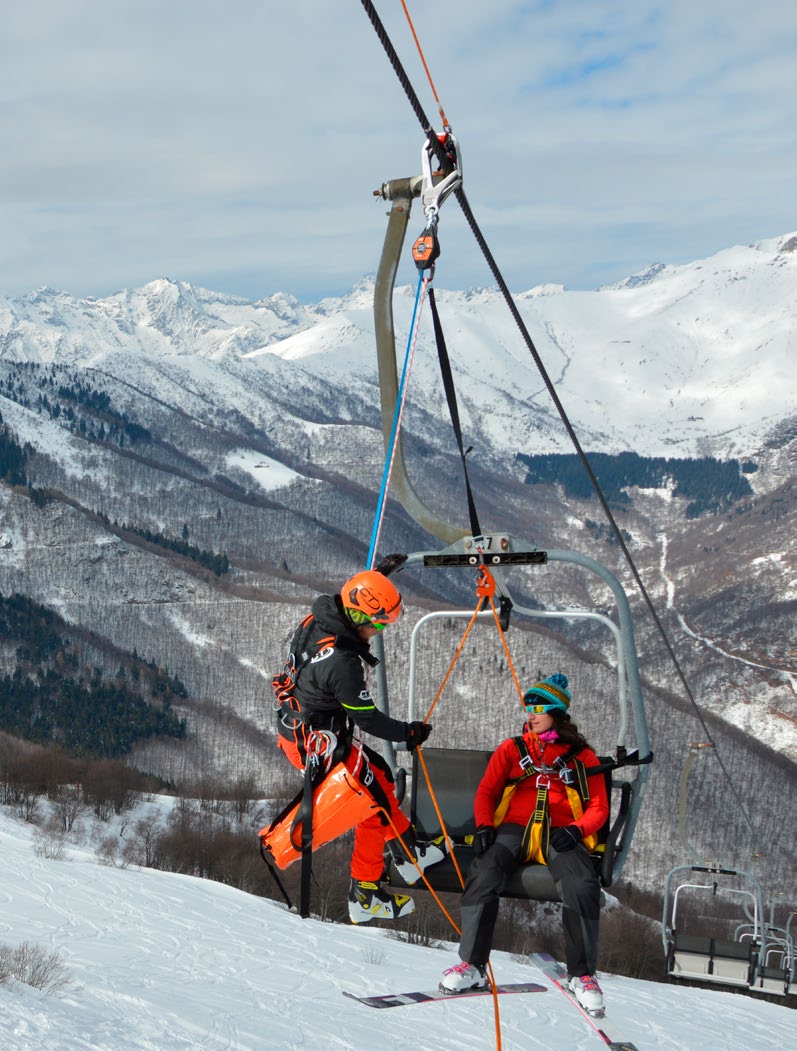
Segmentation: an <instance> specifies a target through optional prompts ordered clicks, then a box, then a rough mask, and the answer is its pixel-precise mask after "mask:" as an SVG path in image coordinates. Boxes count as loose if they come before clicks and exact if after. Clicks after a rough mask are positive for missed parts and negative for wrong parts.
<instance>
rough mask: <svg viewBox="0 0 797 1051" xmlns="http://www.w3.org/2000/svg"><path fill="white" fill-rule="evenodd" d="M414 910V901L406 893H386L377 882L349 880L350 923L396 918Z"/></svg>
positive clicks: (407, 914)
mask: <svg viewBox="0 0 797 1051" xmlns="http://www.w3.org/2000/svg"><path fill="white" fill-rule="evenodd" d="M411 912H415V902H414V901H413V900H412V898H411V897H410V896H409V895H408V894H387V893H385V891H384V890H382V888H381V887H380V886H379V884H378V883H371V882H370V881H369V880H355V879H353V880H352V881H351V887H350V889H349V919H350V920H351V922H352V923H369V922H370V921H371V920H398V919H401V917H402V916H409V914H410V913H411Z"/></svg>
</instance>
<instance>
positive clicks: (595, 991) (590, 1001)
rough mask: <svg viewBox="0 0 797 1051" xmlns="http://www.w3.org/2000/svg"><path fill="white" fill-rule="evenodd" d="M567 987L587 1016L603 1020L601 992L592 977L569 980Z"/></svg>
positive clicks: (586, 976) (603, 1011)
mask: <svg viewBox="0 0 797 1051" xmlns="http://www.w3.org/2000/svg"><path fill="white" fill-rule="evenodd" d="M567 987H568V989H569V990H570V992H571V993H572V994H573V996H575V998H576V1000H578V1002H579V1003H580V1004H581V1006H582V1007H583V1008H584V1010H585V1011H586V1012H587V1013H588V1014H591V1015H592V1017H593V1018H603V1016H604V1014H605V1006H604V1003H603V991H602V990H601V987H600V986H599V985H598V980H597V978H595V976H594V975H591V974H585V975H584V976H583V977H582V978H571V979H570V981H569V982H568V983H567Z"/></svg>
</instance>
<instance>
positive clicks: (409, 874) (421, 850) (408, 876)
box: [387, 826, 448, 887]
mask: <svg viewBox="0 0 797 1051" xmlns="http://www.w3.org/2000/svg"><path fill="white" fill-rule="evenodd" d="M401 839H403V840H404V845H403V846H402V842H401ZM401 839H399V838H398V837H396V838H395V839H391V840H389V841H388V843H387V849H388V850H389V851H390V853H391V854H392V856H393V864H394V865H395V866H396V872H397V873H398V874H399V876H400V877H401V879H402V880H403V881H404V883H406V884H407V886H408V887H411V886H413V884H415V883H417V882H418V880H419V879H420V878H421V872H425V871H426V870H427V869H429V868H431V867H432V865H437V864H439V862H441V861H443V859H444V858H445V857H446V856H447V854H448V846H447V845H446V840H445V836H438V838H437V839H433V840H432V841H431V842H429V843H419V842H418V840H417V839H416V837H415V830H414V829H413V828H412V826H410V827H409V828H408V829H407V831H406V832H405V833H403V835H402V837H401ZM407 850H409V851H411V852H412V853H413V854H414V855H415V858H416V859H417V862H418V864H417V865H416V864H415V861H413V860H412V858H411V857H409V856H408V855H407ZM418 869H420V870H421V872H419V871H418Z"/></svg>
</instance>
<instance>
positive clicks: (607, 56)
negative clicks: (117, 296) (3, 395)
mask: <svg viewBox="0 0 797 1051" xmlns="http://www.w3.org/2000/svg"><path fill="white" fill-rule="evenodd" d="M407 5H408V7H409V10H410V13H411V14H412V16H413V18H414V20H415V25H416V29H417V32H418V35H419V38H420V40H421V43H422V45H423V47H424V51H425V54H426V58H427V61H428V63H429V67H430V70H431V73H432V76H433V78H434V81H435V85H436V87H437V90H438V93H439V95H440V98H441V101H442V104H443V107H444V109H445V112H446V114H447V116H448V119H449V121H450V122H451V125H452V127H453V130H454V132H455V134H456V135H457V136H458V138H459V140H460V143H461V147H462V156H463V161H464V174H465V189H466V192H467V195H468V199H469V201H470V203H471V207H472V208H473V211H474V213H475V215H476V218H477V221H478V222H479V224H480V226H481V228H482V230H483V232H484V234H485V236H486V238H487V241H488V243H489V244H490V247H491V249H492V251H493V254H494V256H495V257H496V260H497V262H498V264H499V266H500V268H501V270H502V272H503V273H504V276H505V277H506V279H507V282H508V284H509V286H510V287H511V288H512V289H513V290H515V291H517V292H520V291H523V290H526V289H528V288H531V287H533V286H534V285H538V284H543V283H547V282H553V283H561V284H565V285H566V286H567V287H568V288H574V289H579V288H581V289H588V288H595V287H598V286H599V285H601V284H605V283H609V282H612V281H616V280H620V279H622V278H623V277H625V276H627V275H629V274H631V273H634V272H636V271H638V270H641V269H643V268H644V267H646V266H647V265H649V264H650V263H653V262H657V261H662V262H667V263H677V262H685V261H690V260H693V259H697V258H701V257H703V256H707V255H711V254H713V253H714V252H716V251H718V250H720V249H722V248H725V247H729V246H731V245H734V244H747V243H751V242H753V241H757V240H760V239H763V238H769V237H774V236H777V235H779V234H783V233H787V232H790V231H791V230H793V229H795V228H797V218H795V209H794V204H793V201H794V171H795V167H797V165H796V164H795V162H796V161H797V145H795V136H794V128H795V126H797V119H796V118H797V112H796V111H797V101H796V100H797V62H795V61H794V54H795V52H797V7H794V5H789V4H783V3H781V2H779V0H763V2H761V3H759V4H757V5H756V6H755V7H754V8H751V7H750V5H749V4H744V3H741V2H737V0H723V2H722V3H720V2H718V0H700V2H699V3H695V2H694V0H691V2H686V0H670V2H667V3H664V2H655V0H639V2H637V3H634V4H629V3H626V2H623V0H560V2H557V0H541V2H539V3H522V2H513V0H506V2H502V0H496V3H490V4H486V3H484V2H483V0H433V2H431V3H428V2H427V3H426V4H420V3H418V0H407ZM375 6H376V9H377V11H378V12H379V14H380V17H381V18H382V20H383V22H384V23H385V25H386V27H387V29H388V32H389V33H390V36H391V39H392V40H393V43H394V46H395V48H396V50H397V51H398V53H399V56H400V57H401V59H402V62H403V63H404V66H405V68H406V70H407V72H408V74H409V76H410V79H411V81H412V83H413V85H414V87H415V90H416V92H417V93H418V95H419V97H420V99H421V102H422V104H423V107H424V109H425V111H426V113H427V114H428V115H429V116H430V117H431V118H433V119H434V118H435V117H436V114H437V106H436V103H435V101H434V98H433V95H432V92H431V89H430V88H429V86H428V83H427V81H426V77H425V74H424V72H423V69H422V66H421V63H420V60H419V59H418V56H417V52H416V50H415V45H414V42H413V40H412V37H411V35H410V32H409V29H408V27H407V24H406V20H405V18H404V14H403V11H402V8H401V4H400V3H399V0H375ZM3 38H4V46H3V51H4V58H3V63H2V67H0V135H1V136H2V141H3V143H4V149H3V153H4V162H3V165H2V167H1V168H0V224H2V231H3V236H2V239H0V296H18V295H22V294H24V293H25V292H27V291H30V290H32V289H34V288H37V287H40V286H42V285H49V286H51V287H54V288H58V289H63V290H65V291H67V292H70V293H72V294H75V295H91V296H103V295H107V294H110V293H112V292H114V291H117V290H118V289H121V288H127V287H136V286H139V285H142V284H144V283H146V282H147V281H150V280H152V279H154V278H157V277H161V276H166V277H171V278H176V279H181V280H185V281H189V282H191V283H193V284H198V285H203V286H205V287H207V288H211V289H214V290H218V291H224V292H231V293H236V294H239V295H242V296H245V297H247V298H252V299H256V298H260V297H262V296H266V295H270V294H272V293H273V292H275V291H286V292H290V293H292V294H294V295H296V296H297V297H298V298H299V299H302V300H304V301H314V300H317V299H320V298H322V297H323V296H327V295H339V294H342V293H344V292H346V291H347V290H348V289H349V288H351V287H352V286H353V285H354V284H356V282H357V281H358V280H359V279H360V278H361V277H362V276H363V275H365V274H369V273H373V272H374V271H375V270H376V267H377V265H378V261H379V254H380V251H381V245H382V238H383V234H384V227H385V211H386V206H385V205H384V204H383V203H382V202H380V201H378V200H376V199H375V198H374V197H373V195H372V191H373V190H374V189H375V188H376V187H378V186H379V185H380V184H381V183H382V182H383V181H385V180H387V179H391V178H396V177H400V176H405V175H413V174H415V173H416V172H418V171H419V170H420V150H421V146H422V136H421V130H420V127H419V125H418V123H417V120H416V118H415V116H414V114H413V112H412V110H411V108H410V106H409V103H408V102H407V100H406V98H405V96H404V92H403V90H402V88H401V86H400V85H399V83H398V80H397V78H396V76H395V73H394V72H393V70H392V68H391V66H390V64H389V63H388V60H387V57H386V56H385V54H384V51H383V49H382V46H381V44H380V42H379V41H378V39H377V36H376V34H375V33H374V31H373V28H372V26H371V24H370V22H369V20H368V18H367V17H366V14H365V12H364V11H363V8H362V5H361V3H360V2H359V0H346V2H343V0H336V2H335V3H329V2H328V0H304V2H303V3H301V4H298V5H291V4H273V3H268V2H266V0H227V2H222V0H193V2H189V0H171V2H170V3H168V4H163V3H158V2H154V0H139V2H136V3H133V2H130V0H117V2H115V3H114V4H112V5H109V4H107V3H105V2H102V0H71V2H70V3H69V4H63V3H61V2H60V0H29V2H28V3H26V4H24V5H21V4H20V5H12V6H11V7H10V8H9V9H8V10H6V11H4V15H3ZM422 225H423V224H422V217H421V212H420V210H417V211H416V213H414V215H413V219H412V220H411V230H412V231H413V232H414V230H415V228H416V227H417V229H418V230H419V231H420V229H421V227H422ZM440 238H441V244H442V249H443V255H442V257H441V259H440V262H439V263H438V268H437V277H436V282H437V284H439V285H440V286H441V287H448V288H469V287H478V286H481V285H489V284H492V277H491V275H490V273H489V271H488V270H487V267H486V264H485V263H484V262H483V260H482V258H481V255H480V252H479V250H478V247H477V246H476V244H475V242H474V241H473V238H472V235H471V234H470V232H469V230H468V229H467V227H466V225H465V223H464V220H463V218H462V216H461V214H460V212H459V208H458V205H457V204H456V202H455V201H454V200H453V198H452V199H451V200H450V201H449V202H448V203H447V204H446V205H445V207H444V209H443V213H442V216H441V227H440ZM399 280H400V281H413V280H414V272H413V269H412V264H411V260H410V259H409V248H408V251H407V263H406V266H405V267H404V269H403V270H402V272H401V273H400V275H399Z"/></svg>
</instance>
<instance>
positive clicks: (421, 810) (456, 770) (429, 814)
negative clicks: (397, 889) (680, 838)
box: [398, 747, 630, 901]
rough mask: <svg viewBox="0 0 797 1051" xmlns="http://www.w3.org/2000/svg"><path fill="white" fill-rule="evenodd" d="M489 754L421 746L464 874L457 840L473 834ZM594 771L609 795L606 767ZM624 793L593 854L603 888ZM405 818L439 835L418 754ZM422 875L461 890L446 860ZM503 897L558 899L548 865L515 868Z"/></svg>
mask: <svg viewBox="0 0 797 1051" xmlns="http://www.w3.org/2000/svg"><path fill="white" fill-rule="evenodd" d="M491 755H492V752H491V751H489V750H482V749H464V748H428V747H425V748H424V750H423V758H424V762H425V764H426V769H427V770H428V773H429V780H430V781H431V784H432V788H433V790H434V794H435V798H436V799H437V803H438V806H439V807H440V811H441V813H442V815H443V819H444V821H445V825H446V831H447V832H448V835H449V836H450V837H451V839H452V840H453V841H454V844H455V849H456V856H457V862H458V864H459V866H460V869H461V870H462V873H463V876H464V875H466V874H467V870H468V868H469V866H470V862H471V860H472V857H473V854H472V851H471V850H470V848H469V847H467V846H461V845H460V844H461V843H462V842H463V840H464V839H465V837H466V836H472V835H473V833H474V832H475V831H476V825H475V821H474V817H473V798H474V796H475V794H476V789H477V788H478V785H479V782H480V781H481V779H482V777H483V775H484V771H485V770H486V768H487V763H488V762H489V760H490V756H491ZM601 762H603V760H601ZM596 776H605V777H606V779H607V787H608V791H609V793H610V798H611V774H610V773H608V772H607V773H606V774H605V775H596ZM625 787H628V786H624V788H625ZM629 795H630V791H629V792H626V791H623V792H622V793H621V805H620V810H619V813H618V815H617V817H616V819H615V821H614V823H613V824H611V825H610V824H609V822H607V824H606V826H605V828H604V829H603V830H602V833H603V836H602V839H603V841H604V842H605V850H604V852H603V853H602V855H596V863H597V864H598V873H599V876H600V880H601V884H602V885H603V886H605V887H608V886H610V885H611V875H612V862H613V859H614V845H615V843H616V842H617V840H618V837H619V835H620V832H621V831H622V826H623V824H624V823H625V819H626V816H627V813H628V796H629ZM410 820H411V821H412V823H413V825H414V826H415V829H416V832H417V835H418V838H419V839H421V840H424V839H434V838H435V837H437V836H439V835H441V834H442V831H443V830H442V827H441V823H440V819H439V817H438V815H437V811H436V809H435V805H434V802H433V800H432V796H431V794H430V792H429V786H428V785H427V782H426V777H425V776H424V773H423V770H422V769H421V766H420V762H419V759H418V756H417V754H416V755H414V756H413V767H412V790H411V793H410ZM427 876H428V877H429V879H430V883H431V885H432V886H433V887H434V888H435V890H444V891H449V890H450V891H458V890H460V889H461V887H460V883H459V877H458V876H457V873H456V869H455V868H454V865H453V864H452V863H451V861H450V860H449V861H446V862H443V863H442V864H440V865H437V866H435V868H433V869H430V870H428V872H427ZM398 882H400V881H398ZM416 886H421V884H420V883H419V884H416ZM504 896H505V897H521V898H534V899H536V900H540V901H558V900H559V896H558V894H557V892H556V888H555V886H554V883H553V880H552V879H551V877H550V874H549V872H548V870H547V868H546V867H545V866H544V865H537V864H535V863H531V864H528V865H521V866H520V867H519V869H518V871H517V872H516V873H515V875H514V876H513V878H512V879H511V880H510V881H509V884H508V885H507V888H506V890H505V891H504Z"/></svg>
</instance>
